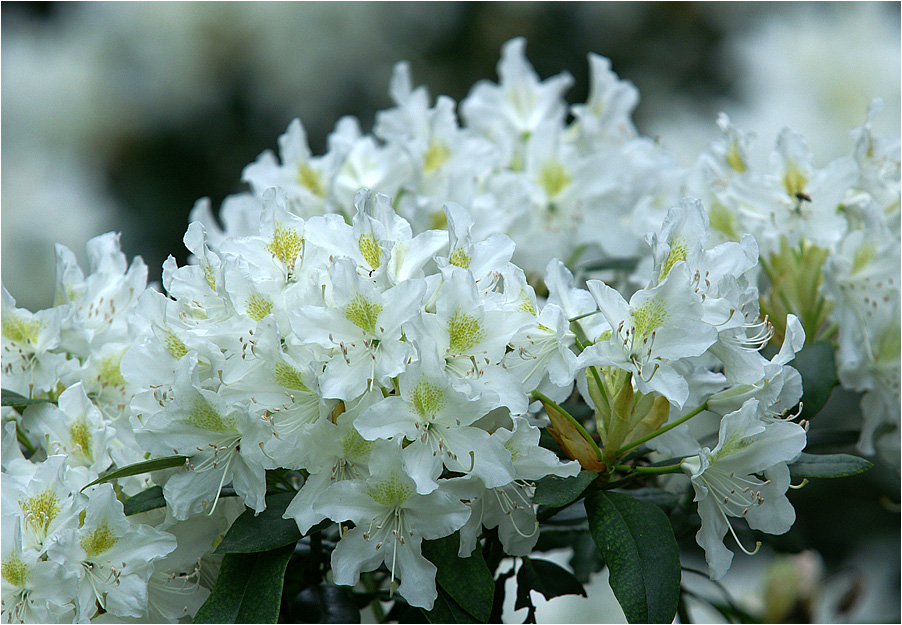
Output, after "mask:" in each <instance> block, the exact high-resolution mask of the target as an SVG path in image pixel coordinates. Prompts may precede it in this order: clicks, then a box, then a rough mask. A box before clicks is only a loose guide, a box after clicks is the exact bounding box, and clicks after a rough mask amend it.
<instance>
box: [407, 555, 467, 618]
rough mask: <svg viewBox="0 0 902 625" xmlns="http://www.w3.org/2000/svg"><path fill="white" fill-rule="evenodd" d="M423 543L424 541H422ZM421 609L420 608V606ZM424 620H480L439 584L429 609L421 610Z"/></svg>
mask: <svg viewBox="0 0 902 625" xmlns="http://www.w3.org/2000/svg"><path fill="white" fill-rule="evenodd" d="M424 544H425V543H424ZM421 609H422V608H421ZM423 614H425V615H426V620H428V621H429V622H430V623H479V622H481V621H479V620H477V619H476V618H474V617H473V615H472V614H470V613H469V612H467V611H466V610H464V609H463V608H462V607H460V604H459V603H457V602H456V601H455V600H454V599H452V598H451V597H450V595H448V593H446V592H445V591H444V590H443V589H442V588H441V586H439V588H438V597H436V599H435V604H434V605H433V606H432V609H431V610H429V611H426V610H423Z"/></svg>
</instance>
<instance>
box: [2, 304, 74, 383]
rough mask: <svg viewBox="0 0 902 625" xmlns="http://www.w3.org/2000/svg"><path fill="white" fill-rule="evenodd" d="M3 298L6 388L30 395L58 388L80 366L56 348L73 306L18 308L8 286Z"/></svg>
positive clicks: (4, 377) (4, 379)
mask: <svg viewBox="0 0 902 625" xmlns="http://www.w3.org/2000/svg"><path fill="white" fill-rule="evenodd" d="M2 298H3V300H2V301H3V303H2V345H3V388H5V389H7V390H10V391H15V392H17V393H20V394H22V395H25V396H26V397H34V396H37V395H38V394H39V393H41V392H45V391H50V390H53V389H55V387H56V383H57V381H58V380H59V378H60V376H61V375H62V374H63V372H65V371H66V370H67V368H68V369H74V368H75V367H77V366H78V365H77V361H67V359H66V355H65V354H61V353H56V352H55V351H54V350H55V349H56V348H57V347H58V346H59V345H60V340H61V337H60V331H61V327H62V324H63V322H64V321H65V319H66V318H67V317H68V316H69V315H70V314H71V308H70V307H68V306H58V307H55V308H47V309H45V310H39V311H38V312H36V313H33V312H31V311H29V310H26V309H25V308H17V307H16V300H14V299H13V297H12V295H10V294H9V292H8V291H7V290H6V287H5V286H4V287H2Z"/></svg>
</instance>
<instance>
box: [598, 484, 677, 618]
mask: <svg viewBox="0 0 902 625" xmlns="http://www.w3.org/2000/svg"><path fill="white" fill-rule="evenodd" d="M586 513H587V515H588V517H589V531H590V533H591V534H592V538H593V540H594V541H595V544H596V546H597V547H598V550H599V551H600V552H601V557H602V558H603V559H604V561H605V563H606V564H607V565H608V569H610V572H611V574H610V578H609V583H610V585H611V590H613V591H614V596H615V597H617V601H618V602H619V603H620V607H621V608H623V613H624V614H625V615H626V618H627V620H628V621H629V622H630V623H670V622H672V621H673V618H674V616H675V615H676V609H677V603H678V602H679V596H680V552H679V548H678V547H677V543H676V539H675V538H674V536H673V529H672V528H671V526H670V521H668V520H667V516H666V515H665V514H664V513H663V512H662V511H661V509H660V508H658V507H657V506H656V505H654V504H651V503H648V502H645V501H639V500H638V499H634V498H633V497H630V496H628V495H624V494H621V493H614V492H605V491H598V492H592V493H590V494H589V496H588V497H586Z"/></svg>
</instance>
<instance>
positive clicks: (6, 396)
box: [0, 388, 56, 408]
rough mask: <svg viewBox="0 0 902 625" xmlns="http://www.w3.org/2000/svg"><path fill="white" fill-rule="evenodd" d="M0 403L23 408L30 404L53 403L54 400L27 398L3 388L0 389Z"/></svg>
mask: <svg viewBox="0 0 902 625" xmlns="http://www.w3.org/2000/svg"><path fill="white" fill-rule="evenodd" d="M0 403H2V405H4V406H12V407H13V408H23V407H25V406H31V405H32V404H55V403H56V402H55V401H53V400H52V399H29V398H27V397H25V395H20V394H19V393H16V392H15V391H8V390H6V389H5V388H4V389H0Z"/></svg>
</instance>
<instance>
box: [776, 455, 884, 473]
mask: <svg viewBox="0 0 902 625" xmlns="http://www.w3.org/2000/svg"><path fill="white" fill-rule="evenodd" d="M873 466H874V465H873V464H871V463H870V462H868V461H867V460H865V459H864V458H859V457H858V456H853V455H851V454H822V455H815V454H806V453H802V455H801V456H799V459H798V460H796V461H795V462H793V463H792V464H791V465H789V474H790V475H792V476H793V477H847V476H849V475H857V474H859V473H864V472H865V471H867V470H868V469H870V468H871V467H873Z"/></svg>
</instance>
